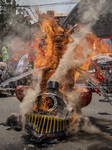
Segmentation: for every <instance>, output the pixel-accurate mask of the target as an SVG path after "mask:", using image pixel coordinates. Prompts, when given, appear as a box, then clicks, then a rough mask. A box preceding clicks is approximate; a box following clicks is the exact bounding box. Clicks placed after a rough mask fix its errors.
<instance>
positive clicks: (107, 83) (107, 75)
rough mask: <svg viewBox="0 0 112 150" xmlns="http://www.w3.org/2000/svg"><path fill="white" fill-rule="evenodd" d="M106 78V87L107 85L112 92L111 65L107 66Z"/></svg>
mask: <svg viewBox="0 0 112 150" xmlns="http://www.w3.org/2000/svg"><path fill="white" fill-rule="evenodd" d="M104 76H105V79H106V87H107V91H108V92H111V80H112V77H111V70H110V66H109V65H108V66H106V71H105V73H104Z"/></svg>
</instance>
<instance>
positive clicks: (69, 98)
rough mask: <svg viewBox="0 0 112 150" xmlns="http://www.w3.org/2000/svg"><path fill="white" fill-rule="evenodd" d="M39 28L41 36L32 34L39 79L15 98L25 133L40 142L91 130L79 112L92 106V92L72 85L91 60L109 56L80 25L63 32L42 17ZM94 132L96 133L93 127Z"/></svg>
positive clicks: (95, 38)
mask: <svg viewBox="0 0 112 150" xmlns="http://www.w3.org/2000/svg"><path fill="white" fill-rule="evenodd" d="M40 28H41V33H36V34H35V37H36V43H35V48H36V49H37V53H36V60H35V62H34V66H35V68H41V69H40V71H39V73H38V75H39V78H38V80H34V82H33V83H32V85H31V86H30V87H29V88H28V87H27V88H26V89H27V91H26V92H25V93H24V87H23V86H22V87H17V88H16V94H17V95H18V93H19V94H20V95H21V96H20V97H19V98H20V99H19V100H20V101H21V102H22V103H21V104H20V110H21V115H22V119H23V121H24V124H25V129H26V130H27V131H28V133H29V134H31V135H33V136H34V137H35V138H36V139H37V140H38V141H39V142H40V141H42V140H45V139H48V138H57V137H61V136H64V135H66V134H67V133H68V132H69V131H72V130H74V131H78V130H79V128H80V129H82V130H83V129H84V126H85V125H87V124H88V123H89V127H92V125H91V124H90V122H89V120H88V119H87V118H84V117H83V115H82V112H81V109H82V107H86V106H87V105H88V104H89V103H90V102H91V99H92V92H91V90H90V89H87V88H79V89H76V88H75V82H76V80H77V78H78V75H79V73H82V74H84V72H86V71H87V69H88V67H89V64H90V62H91V58H92V57H94V56H95V55H97V54H104V53H108V52H110V49H109V47H108V46H107V45H106V44H104V43H103V42H101V41H99V39H98V38H97V37H96V36H95V35H94V34H93V33H92V32H91V31H90V30H89V29H88V28H86V27H83V26H81V25H78V24H77V25H75V26H74V27H73V28H70V29H68V28H65V29H63V28H62V27H61V26H59V25H58V24H57V21H56V20H55V18H53V17H49V16H48V15H47V14H45V15H44V17H42V20H41V23H40ZM86 74H87V73H86ZM88 76H89V78H91V80H93V81H94V82H95V83H96V84H97V85H98V84H100V82H99V81H97V79H95V78H93V77H91V76H90V75H88ZM22 88H23V89H22ZM17 91H19V92H17ZM82 122H83V123H82ZM84 122H86V123H84ZM81 124H83V127H81V126H80V125H81ZM79 126H80V127H79ZM88 130H89V129H88ZM93 130H94V131H95V130H96V132H98V129H96V128H95V127H93Z"/></svg>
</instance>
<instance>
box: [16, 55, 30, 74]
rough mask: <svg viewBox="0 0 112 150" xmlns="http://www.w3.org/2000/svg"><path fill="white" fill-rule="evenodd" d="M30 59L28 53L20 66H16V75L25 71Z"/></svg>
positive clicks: (21, 60) (20, 62)
mask: <svg viewBox="0 0 112 150" xmlns="http://www.w3.org/2000/svg"><path fill="white" fill-rule="evenodd" d="M28 64H29V61H28V53H27V54H25V55H24V56H23V57H22V58H21V59H20V61H19V63H18V66H17V68H16V71H15V73H16V75H20V74H22V73H23V72H24V70H25V68H26V67H27V66H28Z"/></svg>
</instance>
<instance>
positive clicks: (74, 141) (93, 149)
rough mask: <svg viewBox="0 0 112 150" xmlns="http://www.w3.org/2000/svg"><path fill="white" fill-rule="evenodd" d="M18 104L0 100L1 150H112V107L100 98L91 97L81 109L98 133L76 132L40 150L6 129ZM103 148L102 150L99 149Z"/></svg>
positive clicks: (23, 135) (19, 133)
mask: <svg viewBox="0 0 112 150" xmlns="http://www.w3.org/2000/svg"><path fill="white" fill-rule="evenodd" d="M19 104H20V102H19V101H18V100H17V98H16V97H15V96H14V97H10V96H7V95H3V96H1V98H0V133H1V136H0V149H1V150H39V149H49V150H56V149H59V150H61V149H62V150H97V148H99V147H101V150H103V148H104V150H112V106H111V105H110V104H109V102H106V101H105V100H104V98H103V97H102V96H99V95H98V94H96V93H93V96H92V101H91V103H90V105H88V106H87V107H85V108H83V109H82V112H83V115H84V116H87V117H89V118H90V120H91V122H92V123H93V124H94V125H95V126H97V127H98V128H100V130H101V133H98V134H96V133H95V134H89V133H86V132H78V133H76V134H73V135H69V136H67V137H66V138H65V139H64V140H62V141H61V142H58V143H56V144H50V145H48V146H47V147H41V146H40V145H39V144H37V143H34V142H31V141H30V138H31V137H30V136H29V135H28V134H27V132H26V131H25V130H24V129H23V130H22V131H15V130H13V129H10V128H9V126H7V125H6V123H5V122H6V120H7V117H8V116H10V115H11V113H19ZM102 147H103V148H102ZM98 150H100V149H98Z"/></svg>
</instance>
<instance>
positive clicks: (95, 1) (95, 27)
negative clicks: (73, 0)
mask: <svg viewBox="0 0 112 150" xmlns="http://www.w3.org/2000/svg"><path fill="white" fill-rule="evenodd" d="M103 2H104V3H103ZM76 23H80V24H82V25H90V26H91V28H92V31H93V32H94V33H95V34H96V35H97V36H98V37H105V36H111V35H112V0H105V1H102V0H81V1H80V2H79V3H78V4H77V5H76V6H75V7H74V8H73V9H72V10H71V12H70V13H69V14H68V16H67V17H66V19H65V20H64V22H63V24H62V26H63V27H64V26H66V25H72V26H73V25H74V24H76Z"/></svg>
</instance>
